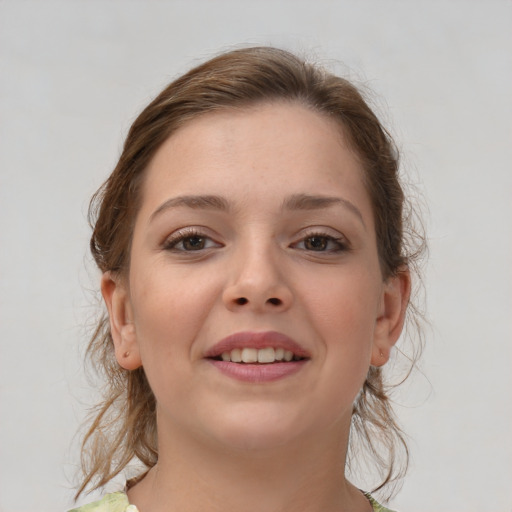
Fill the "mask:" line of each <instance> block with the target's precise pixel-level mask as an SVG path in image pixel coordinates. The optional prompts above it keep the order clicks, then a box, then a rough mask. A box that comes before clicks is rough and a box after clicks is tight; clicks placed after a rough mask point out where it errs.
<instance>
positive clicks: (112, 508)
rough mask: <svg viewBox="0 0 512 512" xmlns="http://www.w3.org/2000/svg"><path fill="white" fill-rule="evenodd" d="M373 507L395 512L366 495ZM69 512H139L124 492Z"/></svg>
mask: <svg viewBox="0 0 512 512" xmlns="http://www.w3.org/2000/svg"><path fill="white" fill-rule="evenodd" d="M365 496H366V497H367V498H368V500H369V501H370V503H371V504H372V507H373V512H393V511H392V510H389V509H388V508H386V507H383V506H382V505H379V504H378V503H377V502H376V501H375V500H374V499H373V498H372V497H371V496H370V495H369V494H367V493H365ZM69 512H138V509H137V507H136V506H135V505H130V503H129V502H128V496H126V494H125V493H124V492H113V493H111V494H107V495H105V496H104V497H103V499H101V500H99V501H95V502H94V503H89V504H88V505H84V506H83V507H78V508H74V509H73V510H70V511H69Z"/></svg>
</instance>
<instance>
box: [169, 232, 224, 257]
mask: <svg viewBox="0 0 512 512" xmlns="http://www.w3.org/2000/svg"><path fill="white" fill-rule="evenodd" d="M212 247H220V244H219V243H217V242H215V241H214V240H212V239H211V238H210V237H209V236H207V235H205V234H204V233H201V232H199V231H197V230H195V229H186V230H182V231H178V232H177V233H173V234H172V235H171V236H170V237H169V238H167V239H166V240H165V242H164V244H163V248H164V249H165V250H167V251H175V252H195V251H196V252H197V251H202V250H205V249H210V248H212Z"/></svg>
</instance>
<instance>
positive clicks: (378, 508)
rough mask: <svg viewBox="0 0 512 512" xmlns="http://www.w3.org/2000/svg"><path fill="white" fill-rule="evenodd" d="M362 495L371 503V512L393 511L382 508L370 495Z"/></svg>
mask: <svg viewBox="0 0 512 512" xmlns="http://www.w3.org/2000/svg"><path fill="white" fill-rule="evenodd" d="M364 495H365V496H366V497H367V499H368V501H369V502H370V503H371V505H372V507H373V512H393V510H391V509H389V508H386V507H384V506H382V505H381V504H380V503H378V502H377V501H376V500H375V498H373V497H372V495H371V494H369V493H367V492H365V493H364Z"/></svg>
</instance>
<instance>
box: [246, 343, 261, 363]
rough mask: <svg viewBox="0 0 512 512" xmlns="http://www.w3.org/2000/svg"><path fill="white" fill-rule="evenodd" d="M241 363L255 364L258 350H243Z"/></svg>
mask: <svg viewBox="0 0 512 512" xmlns="http://www.w3.org/2000/svg"><path fill="white" fill-rule="evenodd" d="M242 361H243V362H244V363H257V362H258V349H256V348H247V347H246V348H243V349H242Z"/></svg>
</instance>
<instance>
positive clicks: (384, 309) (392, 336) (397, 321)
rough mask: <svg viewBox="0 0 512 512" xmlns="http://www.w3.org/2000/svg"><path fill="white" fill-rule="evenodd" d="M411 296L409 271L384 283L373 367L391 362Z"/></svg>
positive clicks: (373, 350) (375, 336) (404, 271)
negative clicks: (392, 351)
mask: <svg viewBox="0 0 512 512" xmlns="http://www.w3.org/2000/svg"><path fill="white" fill-rule="evenodd" d="M410 295H411V275H410V272H409V270H408V269H404V270H400V271H399V272H398V273H397V274H396V275H395V276H392V277H390V278H388V279H387V280H386V282H385V283H384V287H383V292H382V300H381V307H380V311H379V316H378V318H377V322H376V325H375V335H374V340H373V347H372V355H371V364H372V366H383V365H384V364H386V363H387V361H388V360H389V357H390V355H391V349H392V348H393V346H394V345H395V343H396V342H397V341H398V338H399V337H400V334H401V333H402V329H403V326H404V322H405V314H406V311H407V305H408V304H409V297H410Z"/></svg>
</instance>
